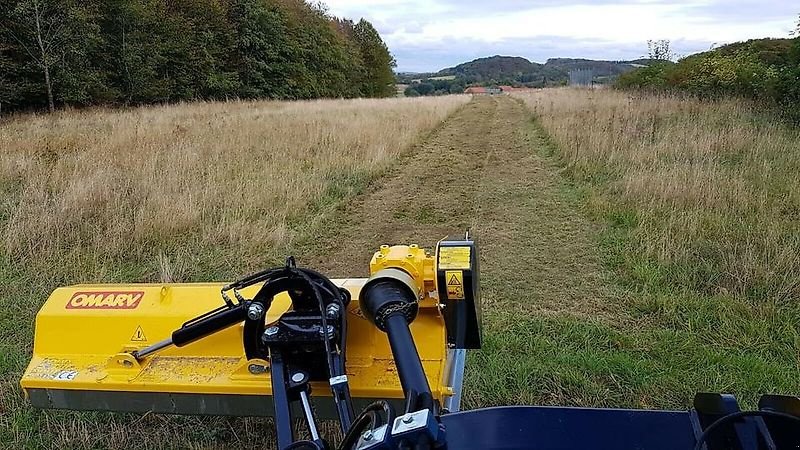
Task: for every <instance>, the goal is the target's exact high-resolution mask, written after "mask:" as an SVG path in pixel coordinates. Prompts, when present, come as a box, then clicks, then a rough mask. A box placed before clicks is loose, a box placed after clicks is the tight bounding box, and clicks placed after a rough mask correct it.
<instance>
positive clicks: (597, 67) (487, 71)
mask: <svg viewBox="0 0 800 450" xmlns="http://www.w3.org/2000/svg"><path fill="white" fill-rule="evenodd" d="M650 63H652V61H651V60H648V59H640V60H635V61H595V60H591V59H572V58H551V59H549V60H547V62H546V63H545V64H539V63H535V62H531V61H529V60H527V59H525V58H522V57H519V56H500V55H496V56H490V57H488V58H478V59H476V60H473V61H470V62H466V63H463V64H459V65H457V66H455V67H449V68H446V69H442V70H441V71H439V72H438V73H437V74H436V75H437V76H445V75H454V76H456V77H457V78H460V79H463V80H464V81H465V82H466V83H470V84H471V83H478V84H521V85H528V86H544V85H553V84H563V83H565V82H566V81H567V79H568V78H569V72H570V71H572V70H587V69H588V70H592V71H593V72H594V76H595V78H609V77H616V76H618V75H620V74H623V73H626V72H629V71H631V70H633V69H635V68H637V67H641V66H644V65H649V64H650Z"/></svg>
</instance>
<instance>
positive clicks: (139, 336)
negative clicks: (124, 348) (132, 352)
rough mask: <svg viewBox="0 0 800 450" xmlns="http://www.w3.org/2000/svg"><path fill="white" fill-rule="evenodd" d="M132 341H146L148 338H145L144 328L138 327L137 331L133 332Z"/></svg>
mask: <svg viewBox="0 0 800 450" xmlns="http://www.w3.org/2000/svg"><path fill="white" fill-rule="evenodd" d="M131 340H132V341H134V342H143V341H146V340H147V338H146V337H145V336H144V331H142V326H141V325H139V326H138V327H136V331H134V332H133V336H131Z"/></svg>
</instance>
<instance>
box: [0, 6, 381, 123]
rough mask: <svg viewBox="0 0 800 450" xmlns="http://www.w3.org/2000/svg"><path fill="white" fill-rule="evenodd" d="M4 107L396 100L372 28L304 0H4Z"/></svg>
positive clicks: (0, 21) (0, 93)
mask: <svg viewBox="0 0 800 450" xmlns="http://www.w3.org/2000/svg"><path fill="white" fill-rule="evenodd" d="M0 11H2V12H3V13H2V14H0V108H1V109H0V111H3V112H4V111H8V110H36V109H45V108H47V109H49V110H50V111H52V110H54V109H55V108H57V107H63V106H71V107H80V106H88V105H125V106H127V105H141V104H150V103H166V102H177V101H187V100H201V99H202V100H219V99H229V98H242V99H255V98H270V99H310V98H351V97H388V96H391V95H393V94H394V87H393V83H394V75H393V72H392V70H393V67H394V65H395V63H394V59H393V57H392V56H391V54H390V53H389V50H388V48H387V47H386V45H385V43H384V42H383V40H382V39H381V37H380V35H379V34H378V32H377V31H376V30H375V28H374V27H373V26H372V24H370V23H369V22H368V21H366V20H364V19H361V20H359V21H358V22H355V21H353V20H349V19H345V18H337V17H333V16H332V15H330V14H329V13H328V12H327V10H326V9H325V7H324V6H323V5H320V4H308V3H306V2H304V1H302V0H0Z"/></svg>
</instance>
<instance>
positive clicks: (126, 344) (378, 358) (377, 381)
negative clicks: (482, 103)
mask: <svg viewBox="0 0 800 450" xmlns="http://www.w3.org/2000/svg"><path fill="white" fill-rule="evenodd" d="M398 256H399V262H398V259H397V257H398ZM382 260H385V261H391V262H389V263H387V264H388V265H395V266H400V267H402V269H403V270H405V271H408V272H409V273H411V274H412V275H413V276H414V278H415V279H417V280H422V284H423V285H424V289H422V292H421V293H420V294H421V301H420V308H419V314H418V317H417V318H416V320H415V321H414V322H413V323H412V324H411V332H412V334H413V337H414V340H415V343H416V346H417V349H418V350H419V355H420V358H421V360H422V364H423V367H424V369H425V373H426V375H427V378H428V382H429V384H430V386H431V389H432V392H433V396H434V398H435V399H438V400H439V401H441V402H444V401H445V400H446V399H447V398H448V397H449V396H451V395H452V394H453V392H452V387H451V386H449V385H448V384H449V382H448V381H447V380H448V379H449V376H448V371H449V370H452V369H451V367H449V361H448V352H447V345H446V332H445V326H444V321H443V319H442V317H441V315H440V313H439V309H438V308H437V300H436V299H435V298H431V297H430V296H429V295H428V292H431V291H433V290H434V289H435V288H434V286H435V281H434V279H433V277H434V274H435V267H434V265H435V264H434V260H433V259H432V258H430V257H429V256H426V254H425V252H424V251H423V250H422V249H419V248H417V247H416V246H410V247H406V246H399V247H391V248H390V247H384V248H382V249H381V251H380V252H378V253H376V255H375V257H374V258H373V261H372V263H371V268H372V269H373V270H379V269H380V268H382V267H387V264H384V263H383V261H382ZM365 281H366V279H340V280H333V282H334V283H335V284H337V285H338V286H341V287H344V288H346V289H347V290H348V291H350V293H351V295H352V298H353V300H352V301H351V303H350V306H349V310H348V314H349V315H348V317H347V319H348V335H347V375H348V379H349V382H350V390H351V393H352V396H353V397H354V398H357V399H380V398H387V399H401V398H402V397H403V391H402V389H401V386H400V381H399V379H398V377H397V373H396V369H395V366H394V362H393V359H392V353H391V350H390V347H389V343H388V340H387V338H386V335H385V334H384V333H382V332H380V331H379V330H378V329H377V328H376V327H375V326H373V325H372V324H370V323H369V322H368V321H367V320H366V319H365V318H364V317H363V316H362V315H361V312H360V311H359V309H358V296H359V292H360V290H361V287H362V286H363V285H364V283H365ZM223 285H224V283H192V284H130V285H80V286H71V287H62V288H58V289H56V290H55V291H54V292H53V293H52V295H51V296H50V297H49V299H48V300H47V302H46V303H45V304H44V306H43V307H42V308H41V310H40V311H39V314H38V315H37V317H36V331H35V337H34V349H33V357H32V359H31V362H30V364H29V366H28V368H27V370H26V371H25V374H24V376H23V377H22V380H21V385H22V388H23V389H24V390H25V392H26V394H27V395H28V396H29V398H31V401H32V402H33V403H34V405H37V406H42V407H56V408H59V407H61V408H71V409H113V410H117V409H123V410H149V409H148V405H147V404H142V405H138V406H137V405H136V404H135V402H136V401H139V402H145V403H146V402H147V401H150V400H148V399H150V398H151V397H148V396H136V395H130V396H129V397H125V396H123V397H122V398H123V400H122V402H120V401H119V400H118V399H117V400H114V401H109V403H108V404H105V403H102V402H101V403H102V404H100V405H98V404H97V402H92V401H86V402H83V400H80V401H78V403H81V402H83V403H81V404H79V405H75V403H76V402H75V400H74V399H75V398H78V399H83V398H84V397H81V396H80V395H78V394H79V393H86V398H89V397H90V396H91V395H95V394H100V393H103V392H105V393H129V394H136V393H153V394H175V395H177V397H176V398H180V394H202V395H210V396H217V397H215V398H220V396H221V397H224V398H227V399H230V398H234V399H235V398H236V396H243V397H252V396H255V397H256V399H261V400H263V398H264V396H269V395H270V394H271V388H270V378H269V377H270V374H269V370H268V368H269V363H268V362H267V361H261V360H250V361H248V360H247V359H246V358H245V356H244V350H243V348H242V329H243V326H242V325H239V324H237V325H235V326H232V327H230V328H228V329H225V330H223V331H221V332H219V333H216V334H213V335H211V336H208V337H206V338H203V339H200V340H198V341H196V342H194V343H191V344H189V345H187V346H185V347H182V348H177V347H168V348H166V349H164V350H163V351H161V352H159V353H156V354H154V355H152V356H148V357H145V358H144V359H143V360H142V361H136V359H135V358H133V357H132V356H131V355H130V352H131V351H134V350H139V349H142V348H145V347H147V346H149V345H151V344H153V343H155V342H158V341H160V340H162V339H165V338H168V337H169V336H170V335H171V333H172V332H173V331H174V330H176V329H178V328H179V327H181V325H182V324H183V323H184V322H186V321H187V320H189V319H191V318H194V317H196V316H198V315H200V314H202V313H205V312H207V311H209V310H212V309H214V308H217V307H219V306H220V305H221V304H222V303H221V302H222V300H221V298H220V289H221V287H222V286H223ZM259 287H260V286H252V287H250V288H248V289H246V290H244V291H243V292H242V293H243V294H244V296H245V297H248V298H250V297H252V296H253V295H254V294H255V293H256V292H257V290H258V289H259ZM290 305H291V302H290V300H289V298H288V295H286V294H281V295H280V296H279V297H278V298H276V299H275V302H274V303H273V305H272V307H271V309H270V311H269V313H268V319H267V320H268V321H275V320H277V318H278V317H280V315H281V314H282V313H283V312H285V311H286V310H287V309H288V308H289V307H290ZM312 388H313V389H314V396H315V397H317V398H318V397H321V396H323V397H324V396H329V395H330V390H329V389H328V386H327V385H326V384H314V383H312ZM76 396H77V397H76ZM100 397H102V398H105V397H103V396H102V395H101V396H100ZM126 398H130V399H131V402H133V403H130V404H125V403H124V401H125V400H124V399H126ZM70 399H72V400H70ZM137 399H138V400H137ZM62 400H63V401H62ZM170 401H171V402H172V403H171V404H172V405H173V406H175V399H171V400H170ZM204 402H206V401H205V400H203V402H200V403H197V402H195V403H193V404H194V405H197V404H201V405H207V403H204ZM118 405H121V406H122V407H120V406H118ZM125 406H131V407H130V408H127V407H125ZM202 407H205V406H202ZM187 408H188V407H187ZM187 408H184V409H181V408H180V407H175V408H174V411H165V412H187V411H185V409H187ZM192 408H194V406H193V407H192ZM156 409H157V410H161V409H164V408H156ZM166 409H169V408H168V407H167V408H166ZM223 409H224V408H223ZM256 409H258V411H255V410H253V411H250V410H247V411H245V412H246V414H248V415H249V414H261V413H264V414H269V408H268V407H267V408H264V409H263V411H262V410H261V409H259V408H256ZM194 412H196V413H203V412H204V411H194ZM208 412H211V413H214V414H217V413H220V411H219V408H213V407H209V411H208ZM222 413H225V411H222ZM229 413H231V414H237V413H241V412H237V411H235V410H231V411H229Z"/></svg>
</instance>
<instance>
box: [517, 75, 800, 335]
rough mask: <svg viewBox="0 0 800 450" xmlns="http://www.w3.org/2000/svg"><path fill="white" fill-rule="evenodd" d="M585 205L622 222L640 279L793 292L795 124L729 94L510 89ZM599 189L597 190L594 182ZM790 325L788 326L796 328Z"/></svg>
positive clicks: (797, 212) (791, 296) (748, 291)
mask: <svg viewBox="0 0 800 450" xmlns="http://www.w3.org/2000/svg"><path fill="white" fill-rule="evenodd" d="M518 98H520V99H522V100H523V101H524V102H525V103H526V104H527V105H528V107H529V108H530V109H531V110H532V111H533V112H534V114H535V115H536V116H537V118H538V121H539V123H540V124H541V126H542V127H543V128H544V129H545V130H546V131H547V133H548V134H549V135H550V136H551V138H552V140H553V141H554V144H555V146H556V147H557V148H558V154H559V156H560V157H561V158H562V160H563V162H564V164H565V167H566V169H567V171H568V172H569V173H570V174H571V175H572V176H574V177H575V178H576V179H578V180H580V181H582V182H586V183H588V184H589V185H590V186H593V188H592V190H593V191H594V192H600V194H599V195H590V196H589V199H590V201H591V202H592V203H593V206H594V208H593V209H594V210H595V211H597V212H599V213H601V214H602V215H604V216H606V217H607V218H609V219H610V220H611V221H612V225H613V226H615V227H617V228H624V229H626V230H628V231H629V232H630V237H631V238H632V239H631V240H630V241H626V242H625V243H624V245H628V246H630V245H633V246H634V249H633V251H628V252H627V253H624V254H623V256H621V257H622V258H623V259H624V260H625V261H623V265H625V266H626V267H627V269H628V270H629V275H630V276H631V277H633V278H634V279H636V280H638V281H640V282H642V283H644V284H645V285H647V284H650V285H660V286H661V287H663V288H667V289H678V290H686V289H688V290H692V291H695V292H699V293H701V294H702V295H711V296H723V297H731V296H732V297H735V298H738V299H742V300H746V301H751V300H755V301H768V302H770V303H772V302H778V303H784V302H791V303H794V304H796V302H797V301H798V300H800V228H798V226H799V225H800V133H798V131H797V130H791V129H788V128H787V127H786V126H784V125H782V124H780V123H776V122H775V121H771V120H770V119H769V118H768V117H764V116H763V115H760V114H759V113H757V112H756V111H754V109H753V106H752V105H750V104H748V103H744V102H740V101H735V100H726V101H719V102H715V103H709V102H701V101H698V100H692V99H685V98H677V97H669V96H654V95H652V96H651V95H638V94H629V93H624V92H620V91H613V90H594V91H593V90H575V89H558V90H544V91H538V92H534V93H527V94H520V95H519V96H518ZM595 188H597V189H595ZM795 334H797V330H795Z"/></svg>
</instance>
